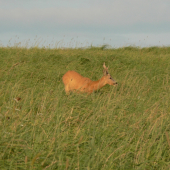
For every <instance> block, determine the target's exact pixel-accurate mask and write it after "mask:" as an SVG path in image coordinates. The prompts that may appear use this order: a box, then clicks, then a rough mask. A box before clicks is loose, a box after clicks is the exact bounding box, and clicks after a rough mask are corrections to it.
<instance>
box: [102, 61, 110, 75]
mask: <svg viewBox="0 0 170 170" xmlns="http://www.w3.org/2000/svg"><path fill="white" fill-rule="evenodd" d="M103 68H104V69H103V75H104V76H105V75H108V74H109V73H108V68H107V67H106V65H105V62H104V63H103Z"/></svg>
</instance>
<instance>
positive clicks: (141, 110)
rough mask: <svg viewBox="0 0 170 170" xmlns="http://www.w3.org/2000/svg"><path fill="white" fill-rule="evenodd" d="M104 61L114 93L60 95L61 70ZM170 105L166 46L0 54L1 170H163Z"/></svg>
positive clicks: (97, 66) (91, 70)
mask: <svg viewBox="0 0 170 170" xmlns="http://www.w3.org/2000/svg"><path fill="white" fill-rule="evenodd" d="M103 62H105V63H106V66H108V65H109V72H110V74H111V75H112V77H113V78H114V79H115V80H116V81H117V82H118V86H116V87H113V86H109V85H106V86H105V87H103V88H102V89H100V90H99V91H97V92H95V93H92V94H91V95H89V96H87V95H86V94H75V93H71V94H70V95H69V96H67V95H66V94H65V91H64V85H63V82H62V76H63V75H64V73H66V71H68V70H75V71H77V72H79V73H80V74H81V75H83V76H85V77H89V78H90V79H92V80H97V79H99V78H101V77H102V70H103V68H102V65H103ZM17 97H19V98H21V100H19V101H17ZM169 103H170V47H160V48H158V47H150V48H142V49H140V48H133V47H125V48H119V49H103V48H95V47H92V48H89V49H64V50H63V49H38V48H31V49H25V48H17V47H16V48H4V47H1V48H0V169H2V170H3V169H10V170H11V169H18V170H19V169H36V170H37V169H61V170H73V169H77V170H83V169H86V170H90V169H93V170H112V169H114V170H115V169H116V170H117V169H119V170H122V169H124V170H128V169H129V170H132V169H137V170H144V169H146V170H152V169H154V170H157V169H159V170H161V169H162V170H166V169H167V170H168V169H170V104H169Z"/></svg>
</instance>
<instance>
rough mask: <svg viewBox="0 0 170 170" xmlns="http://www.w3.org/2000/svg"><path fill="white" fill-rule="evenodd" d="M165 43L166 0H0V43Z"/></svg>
mask: <svg viewBox="0 0 170 170" xmlns="http://www.w3.org/2000/svg"><path fill="white" fill-rule="evenodd" d="M17 44H18V45H21V46H29V47H30V46H37V45H38V46H40V47H42V46H45V47H46V46H50V47H84V46H90V45H93V46H100V45H103V44H108V45H110V46H112V47H122V46H129V45H132V46H141V47H144V46H146V47H148V46H170V0H48V1H47V0H28V1H23V0H0V46H7V45H8V46H10V45H12V46H14V45H17Z"/></svg>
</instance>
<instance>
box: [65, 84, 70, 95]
mask: <svg viewBox="0 0 170 170" xmlns="http://www.w3.org/2000/svg"><path fill="white" fill-rule="evenodd" d="M69 91H70V89H69V87H68V85H66V86H65V92H66V94H67V95H69V94H70V92H69Z"/></svg>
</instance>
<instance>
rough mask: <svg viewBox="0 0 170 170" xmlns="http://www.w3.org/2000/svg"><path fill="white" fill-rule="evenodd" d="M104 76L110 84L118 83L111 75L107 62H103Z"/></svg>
mask: <svg viewBox="0 0 170 170" xmlns="http://www.w3.org/2000/svg"><path fill="white" fill-rule="evenodd" d="M103 68H104V69H103V77H104V78H105V81H106V84H109V85H112V86H113V85H116V84H117V82H116V81H115V80H114V79H113V78H112V77H111V75H110V74H109V72H108V68H109V67H106V65H105V63H103Z"/></svg>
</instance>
